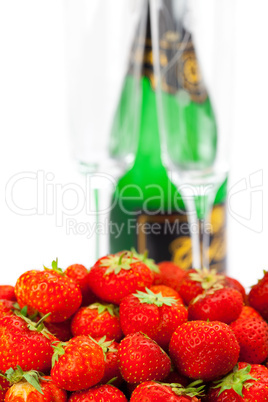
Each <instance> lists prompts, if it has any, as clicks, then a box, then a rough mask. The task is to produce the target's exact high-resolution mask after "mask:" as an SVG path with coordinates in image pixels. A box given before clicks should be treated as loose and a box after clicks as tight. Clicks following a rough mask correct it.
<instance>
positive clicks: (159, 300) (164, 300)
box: [133, 288, 176, 307]
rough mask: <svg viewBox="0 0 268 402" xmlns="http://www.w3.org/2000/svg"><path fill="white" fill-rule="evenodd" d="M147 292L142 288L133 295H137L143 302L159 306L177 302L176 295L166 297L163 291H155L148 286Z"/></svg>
mask: <svg viewBox="0 0 268 402" xmlns="http://www.w3.org/2000/svg"><path fill="white" fill-rule="evenodd" d="M145 290H146V293H145V292H141V291H140V290H138V291H137V293H133V296H135V297H137V298H138V299H139V301H140V302H141V303H146V304H155V305H156V306H157V307H162V306H163V305H166V306H172V305H173V304H176V299H175V298H174V297H165V296H163V295H162V293H161V292H159V293H157V294H156V293H154V292H152V291H151V290H150V289H148V288H146V289H145Z"/></svg>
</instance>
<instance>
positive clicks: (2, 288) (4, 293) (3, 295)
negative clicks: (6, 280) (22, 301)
mask: <svg viewBox="0 0 268 402" xmlns="http://www.w3.org/2000/svg"><path fill="white" fill-rule="evenodd" d="M14 289H15V288H14V286H11V285H0V299H6V300H11V301H16V300H17V299H16V296H15V292H14Z"/></svg>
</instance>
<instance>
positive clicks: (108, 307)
mask: <svg viewBox="0 0 268 402" xmlns="http://www.w3.org/2000/svg"><path fill="white" fill-rule="evenodd" d="M88 308H89V309H91V310H94V309H98V314H102V313H104V312H105V311H108V313H109V314H110V315H111V316H112V317H114V316H115V315H117V316H118V315H119V310H118V308H117V307H116V306H115V305H113V304H106V303H93V304H90V306H88Z"/></svg>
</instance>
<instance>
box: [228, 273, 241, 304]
mask: <svg viewBox="0 0 268 402" xmlns="http://www.w3.org/2000/svg"><path fill="white" fill-rule="evenodd" d="M224 287H227V288H232V289H236V290H237V291H238V292H240V293H241V295H242V297H243V300H244V302H245V301H246V291H245V288H244V286H242V285H241V283H240V282H238V280H237V279H234V278H230V276H225V277H224Z"/></svg>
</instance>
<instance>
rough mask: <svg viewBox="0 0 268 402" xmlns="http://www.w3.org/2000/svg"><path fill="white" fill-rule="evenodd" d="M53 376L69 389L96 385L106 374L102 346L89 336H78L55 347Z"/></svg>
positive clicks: (55, 380)
mask: <svg viewBox="0 0 268 402" xmlns="http://www.w3.org/2000/svg"><path fill="white" fill-rule="evenodd" d="M54 348H55V351H54V354H53V358H52V370H51V377H52V379H53V381H54V383H55V384H56V385H57V386H58V387H60V388H62V389H66V390H67V391H79V390H81V389H86V388H89V387H92V386H93V385H96V384H97V383H98V382H99V381H101V379H102V377H103V375H104V354H103V351H102V348H101V347H100V346H99V345H98V344H97V342H95V341H94V340H93V339H90V338H89V337H88V336H84V335H81V336H76V337H74V338H72V339H71V340H70V341H69V342H67V343H58V344H57V346H55V347H54Z"/></svg>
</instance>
